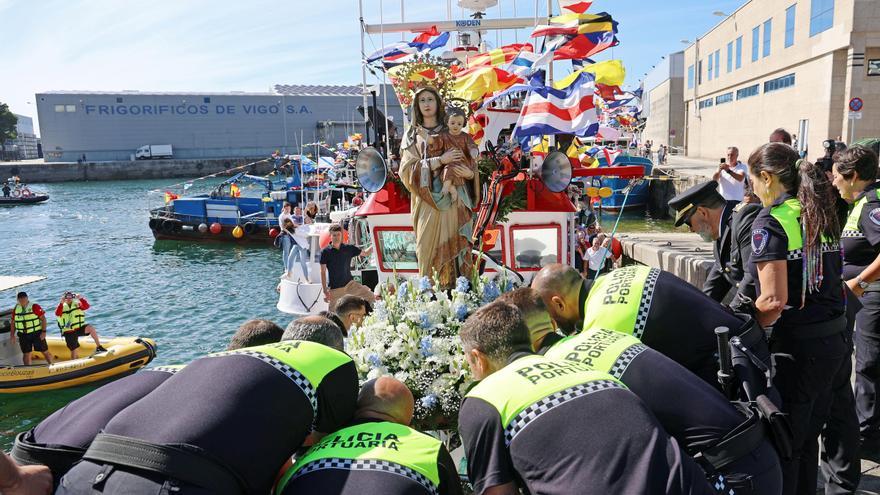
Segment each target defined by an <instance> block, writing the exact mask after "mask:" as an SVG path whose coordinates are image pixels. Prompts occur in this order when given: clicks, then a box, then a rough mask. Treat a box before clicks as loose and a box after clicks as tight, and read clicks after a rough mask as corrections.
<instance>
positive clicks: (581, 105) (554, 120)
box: [514, 72, 599, 141]
mask: <svg viewBox="0 0 880 495" xmlns="http://www.w3.org/2000/svg"><path fill="white" fill-rule="evenodd" d="M535 77H540V76H539V75H538V76H535ZM595 92H596V88H595V85H594V83H593V75H592V74H590V73H587V72H582V73H581V74H580V75H579V76H578V77H577V79H575V80H574V81H573V82H572V84H571V85H570V86H568V87H566V88H563V89H555V88H553V87H551V86H540V87H537V88H536V89H534V90H532V91H531V93H529V95H528V96H527V97H526V100H525V104H524V105H523V108H522V111H521V112H520V116H519V121H517V124H516V130H515V131H514V136H515V137H516V138H517V139H519V140H520V141H522V139H523V138H527V137H529V136H540V135H551V134H574V135H575V136H580V137H586V136H592V135H595V134H596V132H597V131H598V130H599V122H598V117H597V115H596V108H595V107H594V105H593V96H594V93H595Z"/></svg>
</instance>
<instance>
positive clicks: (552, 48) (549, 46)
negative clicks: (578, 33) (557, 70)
mask: <svg viewBox="0 0 880 495" xmlns="http://www.w3.org/2000/svg"><path fill="white" fill-rule="evenodd" d="M566 43H568V38H566V37H564V36H555V37H553V38H551V39H550V41H548V42H547V43H546V44H545V45H544V51H543V52H541V55H539V56H538V58H536V59H535V61H534V62H532V67H533V68H535V67H541V66H544V65H547V64H549V63H550V62H552V61H553V56H554V55H555V52H556V49H557V48H560V47H561V46H562V45H564V44H566Z"/></svg>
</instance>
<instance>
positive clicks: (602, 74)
mask: <svg viewBox="0 0 880 495" xmlns="http://www.w3.org/2000/svg"><path fill="white" fill-rule="evenodd" d="M581 72H590V73H592V74H593V76H595V78H596V84H597V85H599V84H604V85H606V86H620V85H621V84H623V80H624V78H625V77H626V70H625V69H624V68H623V62H621V61H620V60H605V61H603V62H598V63H595V64H592V65H587V66H585V67H584V68H583V69H581V70H579V71H575V72H573V73H571V74H569V75H568V76H566V77H564V78H562V79H560V80H559V81H556V82H555V83H554V84H553V87H554V88H557V89H558V88H564V87H566V86H568V85H569V84H571V82H572V81H574V80H575V79H576V78H577V77H578V74H580V73H581Z"/></svg>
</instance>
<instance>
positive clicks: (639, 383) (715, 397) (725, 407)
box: [524, 313, 782, 495]
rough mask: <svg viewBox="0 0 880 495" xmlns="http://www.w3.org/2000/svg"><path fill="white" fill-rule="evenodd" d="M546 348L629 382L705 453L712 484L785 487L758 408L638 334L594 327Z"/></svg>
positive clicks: (670, 427)
mask: <svg viewBox="0 0 880 495" xmlns="http://www.w3.org/2000/svg"><path fill="white" fill-rule="evenodd" d="M545 314H546V313H545ZM524 316H525V315H524ZM536 318H537V316H533V317H532V318H527V320H528V319H531V320H533V321H535V320H536ZM545 318H546V319H549V316H545ZM545 355H546V356H547V357H548V358H549V359H565V360H569V361H576V362H579V363H582V364H584V365H585V366H588V367H589V368H590V369H595V370H597V371H602V372H606V373H609V374H610V375H611V376H613V377H614V378H617V379H618V380H620V381H621V382H623V384H624V385H626V386H627V387H628V388H629V389H630V390H631V391H632V392H633V393H635V394H636V395H637V396H639V398H640V399H642V401H644V403H645V405H646V406H647V407H648V409H650V410H651V412H652V413H654V415H655V416H656V417H657V419H658V420H659V421H660V424H661V425H662V426H663V428H664V429H665V430H666V431H667V432H668V433H669V434H670V435H671V436H672V437H673V438H675V439H676V440H677V441H678V443H679V444H680V445H681V446H682V448H683V449H684V450H685V451H686V452H687V453H688V454H689V455H691V456H697V455H698V454H699V456H700V457H699V458H700V460H701V465H702V466H703V468H704V470H705V471H706V473H707V474H709V475H712V484H713V485H716V484H718V485H720V486H726V487H727V489H730V490H733V492H732V493H739V494H768V495H770V494H773V495H778V494H779V493H781V491H782V471H781V468H780V465H779V457H778V456H777V454H776V451H775V450H774V448H773V445H772V444H771V442H770V440H769V438H768V436H767V434H766V432H765V428H764V425H763V424H762V422H761V420H760V417H759V415H758V414H757V413H756V412H754V411H751V410H748V409H746V410H745V412H747V413H748V417H745V416H744V415H743V414H742V413H741V412H740V411H738V410H737V409H736V408H735V407H734V406H733V405H732V404H731V403H730V402H729V401H728V400H727V399H726V398H725V397H724V396H723V395H721V394H720V393H719V392H718V391H717V390H716V389H714V388H712V387H711V386H710V385H709V384H707V383H705V382H703V381H702V380H700V379H699V378H697V377H696V376H695V375H694V374H692V373H688V371H687V370H685V369H684V368H682V367H681V365H679V364H678V363H676V362H674V361H672V360H671V359H669V358H667V357H666V356H664V355H663V354H660V353H659V352H657V351H655V350H653V349H650V348H648V347H647V346H645V345H644V344H642V343H641V342H640V341H639V340H638V339H637V338H635V337H633V336H631V335H625V334H623V333H620V332H615V331H614V330H606V329H603V328H592V329H588V330H585V331H583V332H581V333H579V334H577V335H574V336H571V337H567V338H566V339H564V340H562V341H561V342H559V343H557V344H556V345H554V346H553V347H551V348H550V349H549V350H548V351H547V353H546V354H545ZM671 398H674V400H670V399H671ZM716 489H718V492H719V493H728V491H727V489H721V488H719V487H718V486H716Z"/></svg>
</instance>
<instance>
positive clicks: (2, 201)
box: [0, 194, 49, 206]
mask: <svg viewBox="0 0 880 495" xmlns="http://www.w3.org/2000/svg"><path fill="white" fill-rule="evenodd" d="M48 200H49V195H48V194H32V195H30V196H19V197H17V198H14V197H8V198H5V197H2V196H0V206H17V205H33V204H37V203H42V202H43V201H48Z"/></svg>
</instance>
